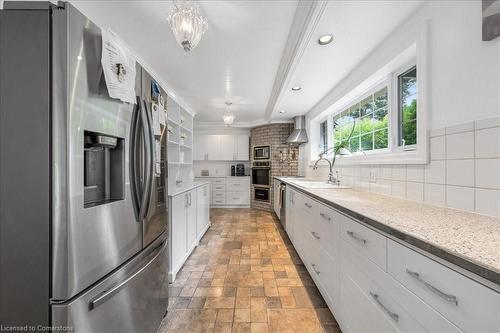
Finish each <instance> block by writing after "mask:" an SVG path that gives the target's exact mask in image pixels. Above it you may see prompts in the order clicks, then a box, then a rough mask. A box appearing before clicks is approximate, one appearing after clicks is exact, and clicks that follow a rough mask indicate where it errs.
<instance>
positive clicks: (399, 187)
mask: <svg viewBox="0 0 500 333" xmlns="http://www.w3.org/2000/svg"><path fill="white" fill-rule="evenodd" d="M391 187H392V190H391V195H393V196H395V197H400V198H406V182H404V181H399V180H393V181H392V183H391Z"/></svg>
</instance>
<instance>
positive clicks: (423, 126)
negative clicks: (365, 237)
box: [311, 23, 430, 165]
mask: <svg viewBox="0 0 500 333" xmlns="http://www.w3.org/2000/svg"><path fill="white" fill-rule="evenodd" d="M427 35H428V26H427V23H426V24H425V25H424V26H423V28H422V29H420V31H419V33H418V35H417V40H416V41H415V42H414V43H415V45H416V52H415V56H414V57H412V58H411V59H410V60H408V61H406V62H405V63H404V64H403V65H402V66H400V67H398V68H397V69H395V70H394V71H392V72H391V73H390V74H389V75H388V76H387V77H386V78H385V79H384V80H381V81H379V82H378V83H377V84H375V85H373V86H372V87H371V88H369V89H367V90H366V91H365V92H364V93H362V94H360V95H358V97H356V98H353V99H351V101H350V102H348V103H345V106H344V107H342V108H340V109H337V110H336V112H334V113H331V114H330V115H328V130H329V134H328V147H329V148H330V147H332V146H333V135H332V133H333V117H334V115H336V114H338V113H339V112H342V111H343V110H345V109H346V108H347V107H348V106H351V105H353V104H355V103H356V102H359V101H360V100H362V99H363V98H364V97H366V96H368V95H370V94H373V93H375V92H376V91H378V90H379V89H381V88H382V87H383V86H384V84H386V85H387V94H388V111H387V112H388V115H389V129H388V148H387V149H377V150H371V151H366V152H364V153H357V154H355V155H353V156H342V157H341V158H338V159H337V161H336V163H337V164H339V165H352V164H426V163H428V161H429V148H428V141H429V138H428V133H427V129H428V122H427V119H428V112H429V103H430V98H429V96H430V92H429V91H428V89H429V84H428V80H429V76H430V73H429V60H428V59H429V54H428V53H429V48H428V38H427ZM414 66H416V67H417V108H418V109H417V144H416V145H411V146H406V147H404V146H399V142H398V141H399V140H398V139H399V137H398V136H399V128H398V127H399V109H398V98H399V96H398V95H399V93H398V76H399V75H400V74H402V73H404V72H406V71H407V70H409V69H410V68H412V67H414ZM324 119H325V117H322V119H321V121H319V122H317V123H316V120H315V124H318V125H317V126H316V130H318V131H319V123H321V122H322V121H323V120H324ZM318 136H319V135H318ZM314 151H316V150H314ZM311 163H314V154H312V155H311Z"/></svg>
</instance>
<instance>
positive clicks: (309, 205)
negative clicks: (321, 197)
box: [298, 195, 320, 214]
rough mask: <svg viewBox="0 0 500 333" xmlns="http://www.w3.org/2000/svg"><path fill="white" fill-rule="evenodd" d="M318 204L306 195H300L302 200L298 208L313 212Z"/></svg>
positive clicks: (309, 212)
mask: <svg viewBox="0 0 500 333" xmlns="http://www.w3.org/2000/svg"><path fill="white" fill-rule="evenodd" d="M319 205H320V204H319V203H318V202H317V201H315V200H313V199H311V198H309V197H308V196H306V195H302V200H301V202H300V205H299V206H298V208H300V209H302V210H303V211H304V212H306V213H308V214H314V212H315V211H317V209H318V206H319Z"/></svg>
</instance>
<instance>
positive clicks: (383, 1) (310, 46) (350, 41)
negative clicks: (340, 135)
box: [71, 0, 423, 126]
mask: <svg viewBox="0 0 500 333" xmlns="http://www.w3.org/2000/svg"><path fill="white" fill-rule="evenodd" d="M71 2H72V3H73V4H74V5H75V6H76V7H77V8H79V9H80V10H81V11H82V12H83V13H84V14H85V15H87V16H88V17H89V18H90V19H92V20H93V21H94V22H95V23H97V24H98V25H100V26H101V27H110V28H111V29H112V30H114V31H115V32H116V33H117V34H118V35H120V37H121V38H122V39H123V40H124V41H125V42H126V43H127V44H128V45H129V46H130V48H131V49H132V50H133V51H135V52H136V53H137V54H138V55H139V57H140V58H141V59H142V60H143V61H144V62H146V64H147V65H148V67H149V68H152V69H154V72H155V74H156V75H157V76H158V77H159V78H160V79H161V80H162V81H164V82H166V83H167V85H168V86H169V87H168V88H170V90H171V91H174V92H175V95H176V98H178V99H179V100H180V101H181V102H183V103H184V104H185V105H187V106H189V108H190V109H191V110H193V111H195V112H196V113H197V116H196V121H197V122H201V123H206V124H210V126H212V125H214V124H216V123H218V124H222V114H223V113H224V102H225V101H231V102H233V103H234V104H233V107H232V109H233V111H234V112H235V115H236V122H235V125H240V126H245V125H246V126H255V125H258V124H262V123H265V122H269V121H283V120H288V119H290V118H291V117H293V116H295V115H299V114H305V113H307V112H308V111H309V110H310V109H311V108H313V106H314V105H316V104H317V103H318V102H319V101H320V100H321V99H322V98H323V97H324V96H325V95H327V94H328V93H329V92H331V91H332V89H334V88H335V86H336V85H337V84H338V83H339V82H340V81H341V80H342V79H343V78H345V77H346V76H347V75H348V74H349V73H350V71H352V70H353V69H354V68H355V66H356V65H357V64H359V63H360V61H362V59H363V58H365V57H366V56H367V55H368V54H369V53H370V52H371V51H372V50H373V49H374V48H375V47H376V46H377V45H378V44H379V43H380V42H381V41H382V40H383V39H385V38H386V37H387V36H388V35H389V34H390V32H391V31H393V30H394V29H396V28H397V26H398V25H400V24H401V23H402V22H403V21H404V20H405V19H406V18H408V16H409V15H411V13H412V12H413V11H414V10H415V9H416V8H417V7H418V6H419V5H420V4H421V3H422V2H423V1H422V0H406V1H395V0H357V1H353V0H345V1H338V0H335V1H320V0H318V1H316V2H314V4H315V5H308V4H312V3H307V2H305V3H301V6H299V7H298V2H297V1H296V0H273V1H271V0H262V1H250V0H243V1H237V0H232V1H231V0H221V1H215V0H211V1H201V2H200V4H201V7H202V10H203V12H204V13H205V15H206V16H207V19H208V21H209V29H208V32H207V33H206V34H205V35H204V36H203V38H202V40H201V42H200V44H199V45H198V47H197V48H196V49H194V50H193V51H192V52H191V54H189V55H185V54H184V53H183V51H182V50H181V48H180V47H179V46H178V45H177V44H176V42H175V40H174V38H173V35H172V33H171V31H170V28H169V26H168V24H167V21H166V17H167V16H168V14H169V12H170V10H171V8H172V2H171V1H170V0H168V1H167V0H164V1H148V0H145V1H92V0H73V1H71ZM308 6H309V7H310V8H316V9H315V11H312V10H311V11H310V12H309V13H313V14H310V15H309V16H308V15H306V13H308V12H307V10H309V9H307V8H308ZM314 6H316V7H314ZM296 8H299V9H300V8H302V9H301V10H302V12H301V13H302V16H300V15H299V16H300V17H302V20H303V18H304V17H307V19H306V20H305V22H306V23H304V21H300V20H299V19H298V17H299V16H295V19H294V15H295V13H296ZM304 8H306V9H304ZM318 8H319V9H318ZM290 31H291V32H290ZM301 31H302V32H304V33H302V34H300V32H301ZM289 33H290V37H289ZM325 33H331V34H333V35H334V41H333V43H331V44H329V45H327V46H320V45H318V44H317V38H318V37H319V36H321V35H322V34H325ZM294 37H296V38H295V39H294ZM287 38H288V40H287ZM290 50H292V53H293V55H292V57H291V58H290V54H288V53H289V51H290ZM287 56H288V58H287ZM289 59H293V61H292V64H289V63H288V61H290V60H289ZM280 62H283V63H282V64H281V67H280ZM287 66H288V67H287ZM278 70H279V72H278ZM280 73H281V75H280ZM275 81H276V82H275ZM295 85H300V86H302V88H303V89H302V90H301V91H299V92H292V91H291V89H290V88H291V87H292V86H295ZM273 87H274V90H273ZM268 104H269V105H268ZM280 110H286V113H284V114H280V113H279V111H280Z"/></svg>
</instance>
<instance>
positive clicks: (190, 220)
mask: <svg viewBox="0 0 500 333" xmlns="http://www.w3.org/2000/svg"><path fill="white" fill-rule="evenodd" d="M186 195H187V198H188V205H187V209H186V221H187V250H188V252H190V251H191V250H192V249H193V248H194V247H195V246H196V243H197V241H196V236H197V235H196V214H197V213H198V212H197V208H196V199H197V198H196V190H191V191H189V192H187V193H186Z"/></svg>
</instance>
